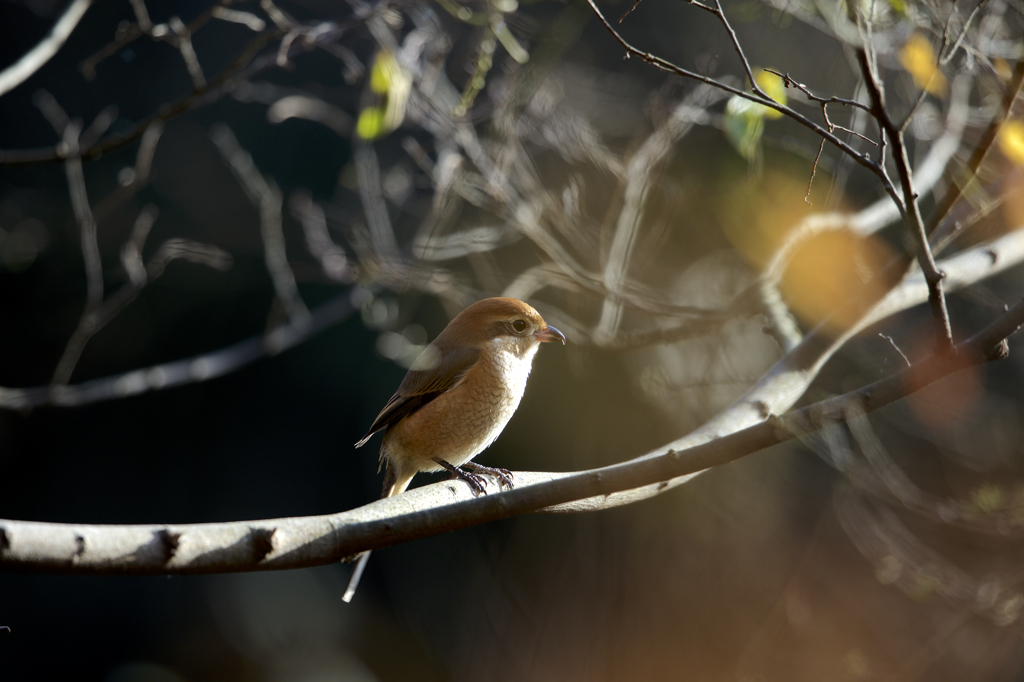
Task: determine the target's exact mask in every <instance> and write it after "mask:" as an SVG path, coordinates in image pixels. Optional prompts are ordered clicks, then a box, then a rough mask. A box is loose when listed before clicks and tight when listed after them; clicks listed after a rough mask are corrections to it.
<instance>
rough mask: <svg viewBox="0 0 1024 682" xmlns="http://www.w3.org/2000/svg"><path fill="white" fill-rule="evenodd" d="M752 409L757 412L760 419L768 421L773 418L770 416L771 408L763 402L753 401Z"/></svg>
mask: <svg viewBox="0 0 1024 682" xmlns="http://www.w3.org/2000/svg"><path fill="white" fill-rule="evenodd" d="M754 409H756V410H757V414H758V415H760V417H761V419H770V418H771V417H773V416H775V415H773V414H772V408H771V407H770V406H769V405H768V403H766V402H765V401H763V400H758V401H755V402H754Z"/></svg>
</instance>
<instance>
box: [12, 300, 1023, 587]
mask: <svg viewBox="0 0 1024 682" xmlns="http://www.w3.org/2000/svg"><path fill="white" fill-rule="evenodd" d="M1021 325H1024V300H1021V301H1020V302H1018V303H1017V304H1016V305H1014V306H1013V307H1012V308H1010V309H1009V310H1008V311H1007V312H1005V313H1003V314H1002V315H1000V316H999V317H998V318H997V319H996V320H995V321H994V322H992V323H991V324H990V325H988V326H987V327H986V328H985V329H983V330H982V331H981V332H979V333H978V334H976V335H975V336H974V337H972V338H971V339H969V340H967V341H965V342H963V343H961V344H959V345H958V346H955V347H954V348H953V349H952V350H951V351H950V352H947V353H936V354H934V355H932V356H930V357H928V358H926V359H924V360H922V361H920V362H918V363H916V364H915V365H913V366H911V367H908V368H905V369H903V370H901V371H899V372H896V373H895V374H892V375H890V376H888V377H886V378H884V379H882V380H880V381H876V382H875V383H873V384H870V385H868V386H865V387H864V388H861V389H859V390H856V391H852V392H850V393H847V394H844V395H841V396H838V397H835V398H830V399H827V400H823V401H821V402H818V403H815V404H813V405H809V406H807V407H805V408H802V409H800V410H796V411H794V412H791V413H789V414H786V415H783V416H782V417H776V416H773V415H772V414H771V413H770V412H769V413H767V414H764V415H762V420H761V421H760V422H759V423H757V424H754V425H753V426H749V427H747V428H744V429H742V430H739V431H736V432H734V433H730V434H728V435H724V436H721V437H719V438H716V439H713V440H711V441H709V442H705V443H703V444H700V445H695V446H693V447H691V448H688V449H686V450H683V451H676V450H674V449H671V448H668V449H667V450H666V449H659V450H658V451H655V452H652V453H651V454H649V455H646V456H644V457H641V458H638V459H635V460H632V461H629V462H626V463H623V464H617V465H613V466H609V467H603V468H601V469H595V470H591V471H585V472H580V473H575V474H542V473H536V472H520V473H517V474H516V479H517V481H518V482H519V487H518V488H516V489H514V490H510V491H507V492H498V491H497V486H496V485H494V484H492V485H491V488H490V489H491V491H492V493H491V494H488V495H485V496H482V497H478V498H475V499H469V498H470V495H471V493H470V492H469V491H468V490H467V489H466V488H465V487H464V486H462V485H460V484H459V483H458V482H442V483H438V484H433V485H430V486H425V487H423V488H419V489H416V490H413V491H409V492H407V493H405V494H403V495H399V496H396V497H393V498H387V499H383V500H379V501H377V502H374V503H372V504H369V505H366V506H364V507H360V508H359V509H355V510H352V511H348V512H342V513H339V514H332V515H326V516H313V517H295V518H284V519H268V520H261V521H240V522H233V523H210V524H187V525H135V526H100V525H84V524H54V523H38V522H30V521H11V520H3V521H0V570H5V571H12V570H22V571H24V570H41V571H50V572H63V573H92V574H118V575H128V574H133V575H153V574H157V575H170V574H197V573H223V572H235V571H256V570H279V569H288V568H300V567H308V566H315V565H322V564H327V563H332V562H335V561H338V560H340V559H342V558H345V557H349V556H352V555H354V554H356V553H358V552H362V551H365V550H368V549H377V548H379V547H385V546H388V545H392V544H396V543H399V542H405V541H409V540H414V539H418V538H422V537H427V536H431V535H437V534H440V533H443V532H447V531H451V530H457V529H460V528H466V527H468V526H473V525H478V524H481V523H485V522H488V521H493V520H496V519H501V518H508V517H510V516H515V515H520V514H525V513H529V512H535V511H541V510H545V509H548V510H550V511H559V510H567V511H569V510H574V509H573V508H572V507H565V506H563V507H562V508H561V509H559V508H557V505H566V503H571V502H574V501H581V500H595V502H596V504H598V505H600V504H601V503H602V500H603V501H605V502H607V501H609V500H608V498H609V496H611V495H613V494H614V493H621V492H623V491H629V490H633V489H636V488H642V487H644V486H658V487H659V489H661V490H664V489H667V488H668V487H669V484H668V481H670V480H672V479H676V480H678V479H679V478H680V477H689V476H692V475H693V474H695V473H697V472H700V471H703V470H706V469H708V468H710V467H713V466H718V465H721V464H725V463H727V462H731V461H733V460H735V459H738V458H740V457H743V456H745V455H748V454H751V453H753V452H756V451H758V450H762V449H764V448H767V447H770V446H772V445H777V444H779V443H782V442H785V441H788V440H791V439H793V438H795V437H797V436H800V435H803V434H806V433H809V432H813V431H816V430H818V429H820V428H823V427H824V426H828V425H831V424H835V423H838V422H842V421H845V420H846V419H847V418H849V416H850V415H851V414H859V413H866V412H871V411H874V410H877V409H879V408H880V407H883V406H885V405H889V404H890V403H893V402H895V401H897V400H900V399H901V398H904V397H906V396H907V395H910V394H911V393H913V392H915V391H917V390H920V389H921V388H923V387H925V386H928V385H930V384H932V383H934V382H936V381H938V380H939V379H942V378H943V377H946V376H948V375H950V374H952V373H954V372H957V371H959V370H961V369H964V368H966V367H969V366H972V365H978V364H982V363H985V362H988V361H992V360H998V359H1002V358H1004V357H1006V355H1007V354H1008V352H1009V347H1008V345H1007V344H1006V341H1005V339H1006V338H1007V337H1009V336H1010V335H1011V334H1013V333H1015V332H1016V331H1017V330H1018V329H1019V328H1020V327H1021ZM854 407H855V408H856V409H855V410H852V409H851V408H854ZM452 502H454V503H452ZM613 505H614V503H613ZM552 508H554V509H552ZM590 508H599V507H590Z"/></svg>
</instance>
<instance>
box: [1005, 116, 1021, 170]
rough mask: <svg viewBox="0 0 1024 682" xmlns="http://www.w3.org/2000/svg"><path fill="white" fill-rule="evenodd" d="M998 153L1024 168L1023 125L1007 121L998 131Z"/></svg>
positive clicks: (1018, 122)
mask: <svg viewBox="0 0 1024 682" xmlns="http://www.w3.org/2000/svg"><path fill="white" fill-rule="evenodd" d="M999 151H1001V152H1002V153H1003V156H1005V157H1006V158H1007V159H1009V160H1010V161H1012V162H1013V163H1015V164H1017V165H1018V166H1024V123H1022V122H1021V121H1007V122H1006V123H1004V124H1003V129H1002V130H1000V131H999Z"/></svg>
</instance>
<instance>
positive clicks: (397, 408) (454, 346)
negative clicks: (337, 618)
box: [342, 298, 565, 601]
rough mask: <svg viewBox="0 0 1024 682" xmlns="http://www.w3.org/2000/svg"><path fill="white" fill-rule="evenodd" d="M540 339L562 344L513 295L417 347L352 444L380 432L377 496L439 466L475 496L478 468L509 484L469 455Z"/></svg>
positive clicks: (475, 308)
mask: <svg viewBox="0 0 1024 682" xmlns="http://www.w3.org/2000/svg"><path fill="white" fill-rule="evenodd" d="M547 341H561V342H562V343H563V344H564V343H565V336H564V335H563V334H562V332H560V331H558V330H557V329H555V328H554V327H552V326H550V325H548V324H547V323H545V322H544V318H542V317H541V316H540V314H539V313H538V312H537V311H536V310H534V309H533V308H532V307H530V306H529V305H527V304H526V303H523V302H522V301H519V300H516V299H514V298H487V299H484V300H482V301H477V302H476V303H474V304H473V305H471V306H469V307H468V308H466V309H465V310H463V311H462V312H461V313H459V314H458V315H456V316H455V319H453V320H452V321H451V322H450V323H449V324H448V326H447V327H445V328H444V331H442V332H441V334H440V335H439V336H438V337H437V338H436V339H434V342H433V343H431V344H430V345H429V346H427V347H426V348H425V349H423V352H422V353H421V354H420V356H419V357H418V358H417V359H416V361H415V362H414V363H413V365H412V367H411V368H410V369H409V373H408V374H406V375H405V379H404V380H403V381H402V384H401V385H400V386H399V387H398V390H397V391H396V392H395V394H394V395H393V396H391V400H389V401H388V403H387V405H385V406H384V409H383V410H381V412H380V414H379V415H377V418H376V419H375V420H374V421H373V425H372V426H371V427H370V430H369V431H368V432H367V434H366V436H365V437H364V438H363V439H362V440H360V441H359V442H358V443H356V447H357V448H358V447H361V446H363V445H365V444H366V441H368V440H370V437H371V436H373V434H375V433H377V432H378V431H381V430H383V429H387V431H386V432H385V434H384V441H383V443H381V446H380V461H381V464H382V465H383V466H384V491H383V494H382V497H391V496H392V495H398V494H399V493H401V492H403V491H405V489H406V488H407V487H409V482H410V481H411V480H412V477H413V476H415V475H416V474H417V473H419V472H421V471H441V470H442V469H444V470H447V471H448V472H449V473H451V474H452V476H453V477H457V478H461V479H462V480H464V481H465V482H466V483H468V484H469V485H470V486H471V487H472V488H473V490H474V492H476V493H477V494H480V493H483V492H484V486H483V479H482V478H481V477H480V474H481V473H482V474H487V475H490V476H493V477H495V478H497V479H498V480H499V482H500V484H501V485H503V486H507V487H509V488H511V487H512V476H511V473H510V472H509V471H507V470H505V469H495V468H491V467H485V466H482V465H480V464H476V463H474V462H473V461H471V460H472V459H473V458H474V457H476V456H477V455H478V454H480V452H481V451H483V450H484V448H486V447H487V446H488V445H490V444H491V443H493V442H494V439H495V438H497V437H498V434H500V433H501V430H502V429H504V428H505V424H507V423H508V420H509V419H511V417H512V413H513V412H515V411H516V408H517V407H519V400H520V399H521V398H522V397H523V390H524V389H525V388H526V379H527V377H529V376H530V369H531V367H532V365H533V356H534V355H536V354H537V349H538V348H540V344H541V343H543V342H547ZM369 557H370V553H369V552H364V553H363V554H362V555H361V556H360V557H359V562H358V563H357V564H356V567H355V570H353V571H352V578H351V579H350V580H349V584H348V589H347V590H346V591H345V595H344V596H343V597H342V599H344V600H345V601H350V600H351V599H352V596H353V595H354V594H355V591H356V587H357V586H358V584H359V578H360V577H361V576H362V573H363V569H364V568H365V566H366V561H367V559H369Z"/></svg>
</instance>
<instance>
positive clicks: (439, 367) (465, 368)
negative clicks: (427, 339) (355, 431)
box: [356, 346, 480, 448]
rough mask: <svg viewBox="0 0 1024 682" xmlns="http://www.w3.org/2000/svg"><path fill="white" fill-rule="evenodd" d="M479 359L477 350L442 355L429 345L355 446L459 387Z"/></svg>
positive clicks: (469, 349) (360, 445)
mask: <svg viewBox="0 0 1024 682" xmlns="http://www.w3.org/2000/svg"><path fill="white" fill-rule="evenodd" d="M424 356H426V357H425V358H424ZM479 359H480V351H479V350H476V349H471V348H467V349H464V350H454V351H448V352H447V353H444V354H443V355H442V354H441V353H440V352H438V351H437V349H436V348H434V347H433V346H428V347H427V348H426V349H425V350H424V351H423V355H421V356H420V359H417V361H416V362H415V363H413V366H412V369H410V370H409V373H408V374H406V375H405V379H403V380H402V384H401V385H400V386H399V387H398V390H397V391H396V392H395V394H394V395H393V396H391V400H389V401H388V404H387V405H385V406H384V409H383V410H381V411H380V414H378V415H377V418H376V419H374V420H373V425H372V426H370V430H369V431H367V432H366V435H365V436H364V437H363V438H362V440H360V441H359V442H358V443H356V447H357V448H358V447H362V446H363V445H365V444H366V441H368V440H370V437H371V436H373V434H375V433H377V432H378V431H380V430H381V429H385V428H387V427H389V426H391V425H392V424H396V423H398V421H399V420H400V419H402V418H403V417H407V416H408V415H410V414H412V413H413V412H416V411H417V410H419V409H420V408H421V407H423V406H424V405H426V404H427V403H429V402H430V401H431V400H433V399H434V398H436V397H437V396H439V395H441V394H442V393H446V392H448V391H450V390H452V389H453V388H455V387H456V386H458V385H459V383H461V382H462V380H463V379H464V378H465V377H466V373H467V372H469V370H471V369H473V366H474V365H476V363H477V360H479ZM430 365H435V366H430ZM419 367H423V369H419Z"/></svg>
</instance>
